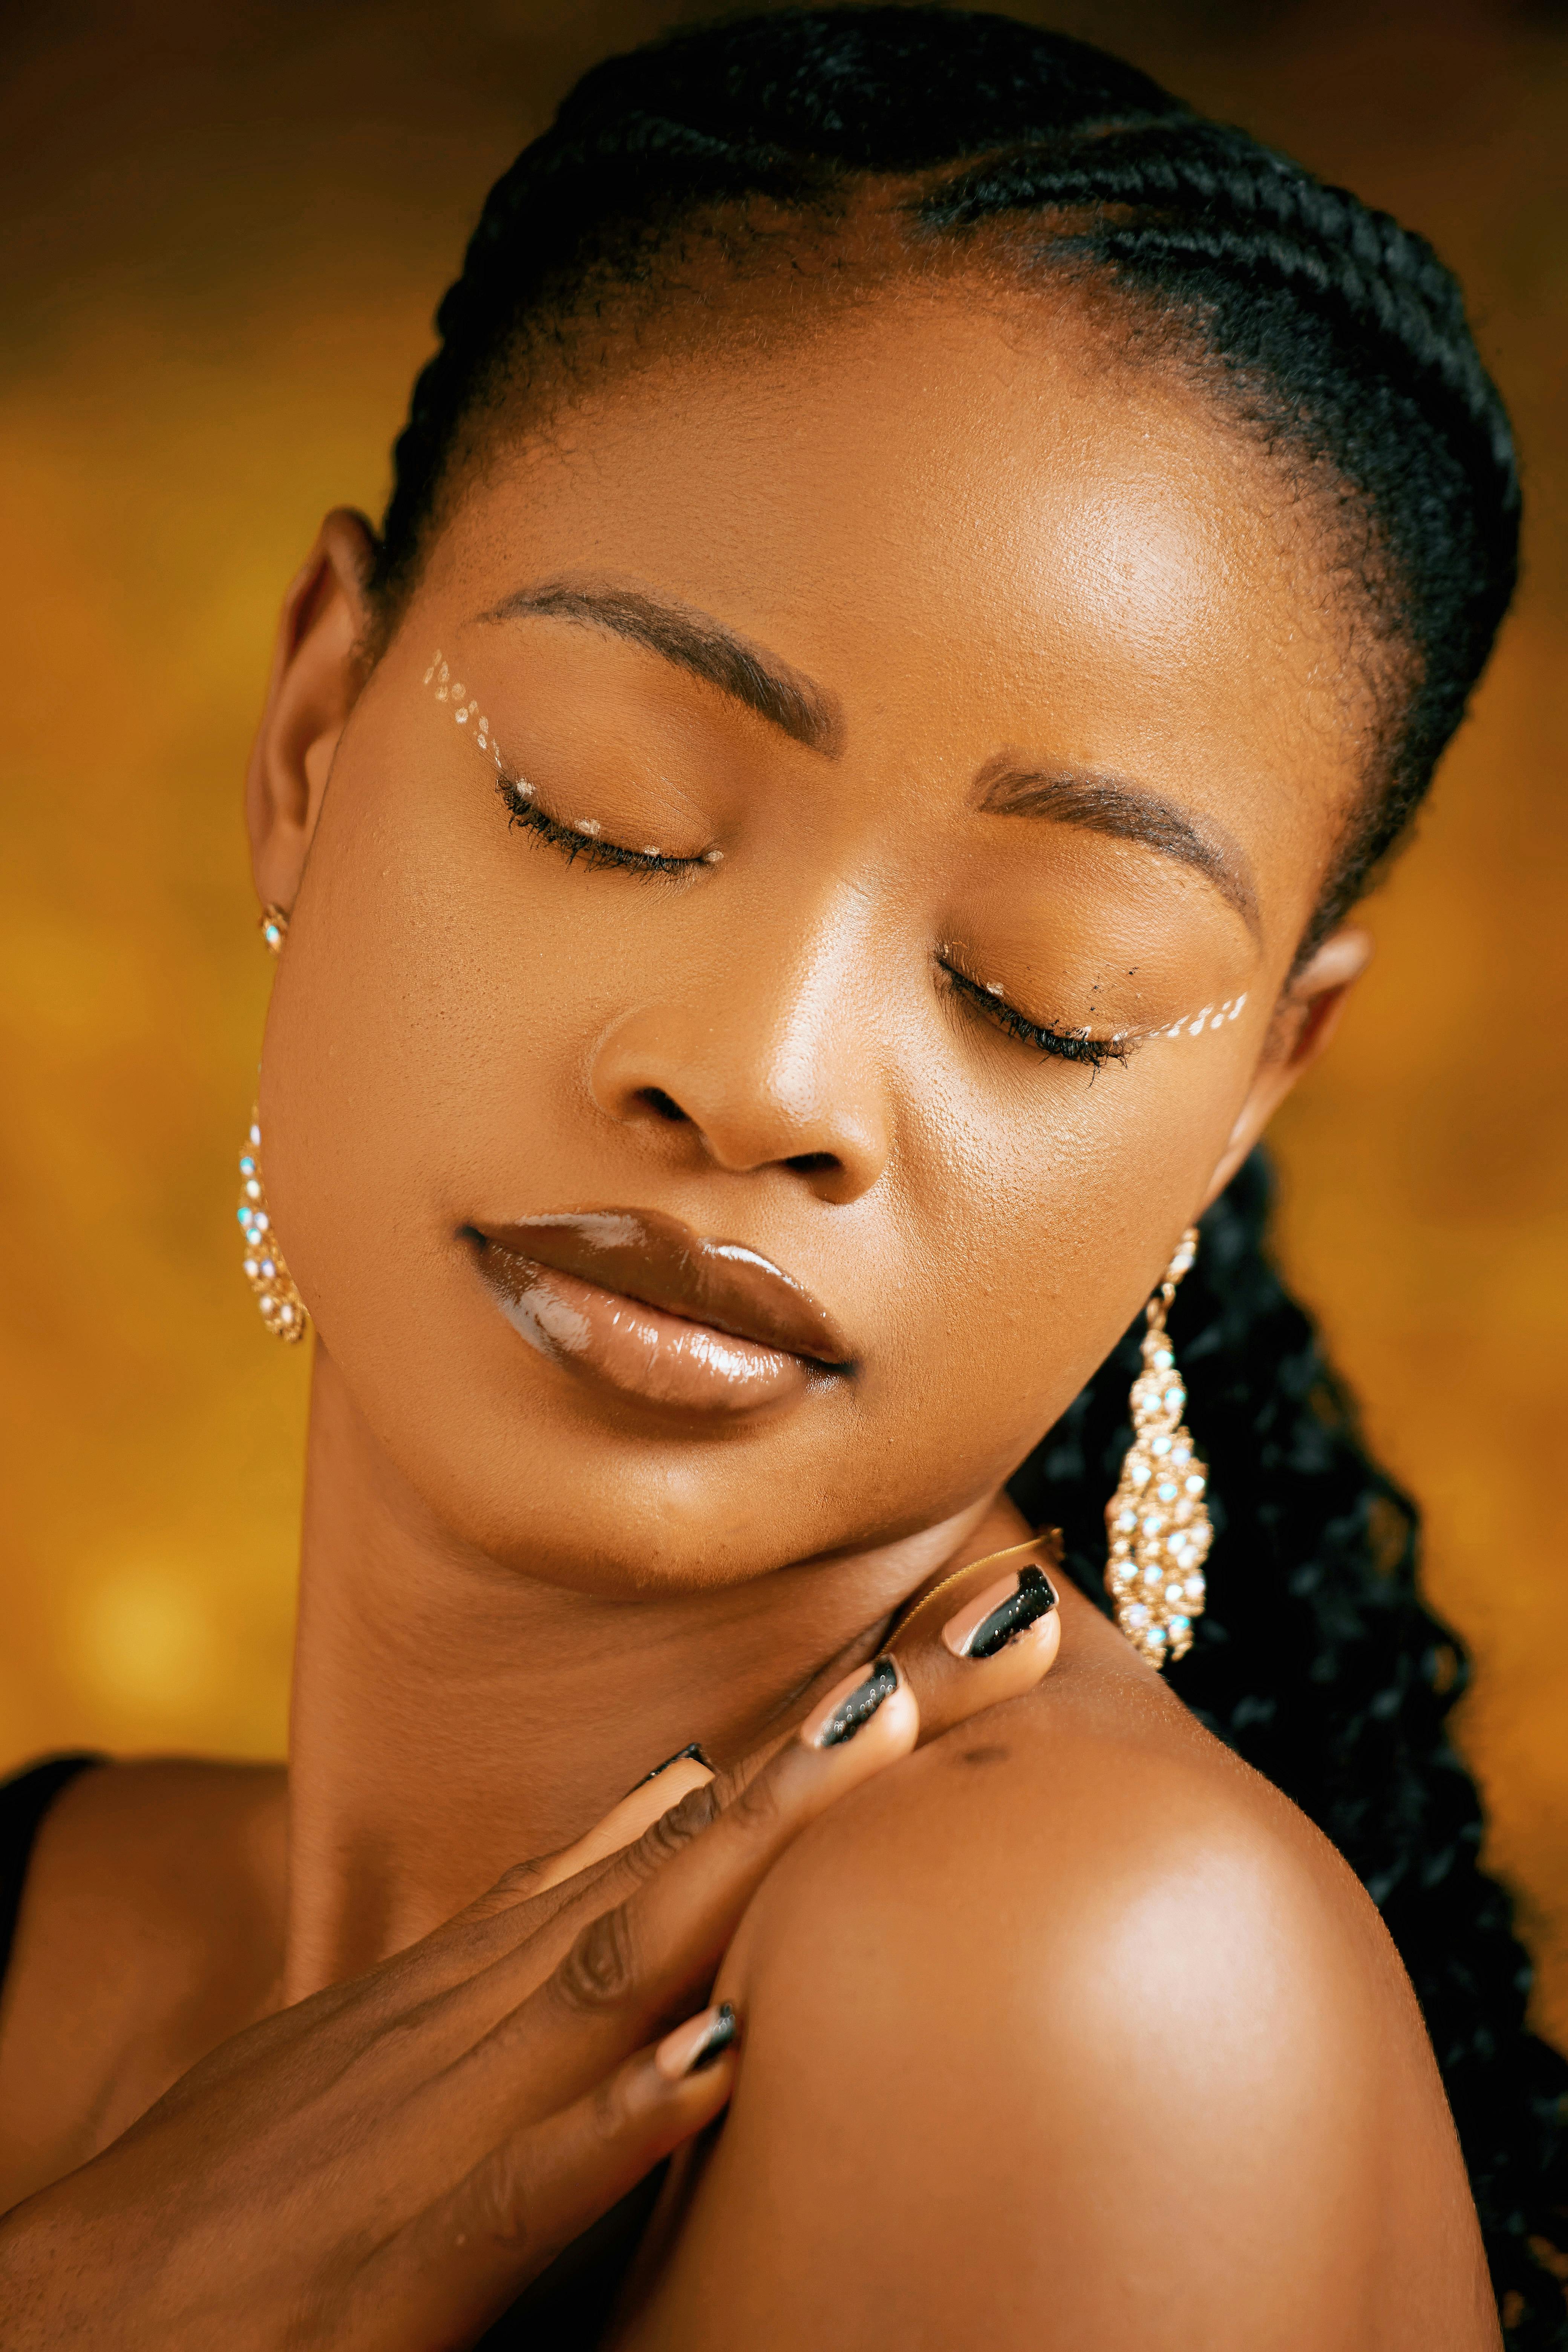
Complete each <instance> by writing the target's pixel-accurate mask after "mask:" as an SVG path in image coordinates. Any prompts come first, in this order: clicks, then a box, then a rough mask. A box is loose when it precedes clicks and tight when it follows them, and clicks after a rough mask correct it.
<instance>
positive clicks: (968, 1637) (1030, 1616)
mask: <svg viewBox="0 0 1568 2352" xmlns="http://www.w3.org/2000/svg"><path fill="white" fill-rule="evenodd" d="M1056 1605H1057V1589H1056V1586H1055V1585H1054V1584H1053V1583H1052V1582H1051V1580H1050V1578H1049V1577H1048V1576H1047V1574H1046V1572H1045V1570H1044V1569H1041V1568H1021V1569H1019V1570H1017V1571H1016V1574H1015V1575H1012V1576H1005V1577H1004V1578H1003V1579H1002V1580H1001V1582H1000V1583H999V1584H988V1585H987V1586H986V1588H985V1590H984V1592H981V1593H977V1594H976V1595H975V1597H974V1599H973V1601H965V1602H964V1604H963V1608H962V1609H961V1610H960V1611H959V1612H958V1613H957V1615H956V1616H954V1617H950V1618H949V1619H948V1621H947V1623H946V1624H945V1625H944V1626H943V1627H942V1640H943V1641H944V1642H945V1643H946V1644H947V1646H948V1648H949V1649H950V1650H951V1651H952V1654H953V1656H954V1657H955V1658H994V1656H995V1654H996V1653H997V1651H998V1650H1005V1648H1006V1646H1007V1644H1008V1643H1009V1642H1016V1640H1017V1638H1018V1636H1019V1634H1020V1633H1026V1632H1027V1631H1028V1629H1029V1627H1030V1626H1031V1625H1033V1624H1036V1623H1037V1622H1038V1621H1039V1619H1040V1618H1042V1617H1048V1616H1049V1614H1050V1612H1051V1611H1052V1610H1053V1609H1054V1608H1055V1607H1056Z"/></svg>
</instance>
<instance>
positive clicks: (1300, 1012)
mask: <svg viewBox="0 0 1568 2352" xmlns="http://www.w3.org/2000/svg"><path fill="white" fill-rule="evenodd" d="M1372 952H1373V939H1372V934H1371V932H1370V931H1363V930H1360V929H1353V928H1350V927H1347V928H1346V929H1343V930H1340V931H1336V932H1335V933H1334V935H1333V937H1332V938H1331V939H1328V940H1324V941H1323V944H1322V946H1321V948H1320V949H1319V950H1318V952H1317V954H1316V955H1315V956H1314V957H1313V958H1312V960H1311V961H1310V963H1308V964H1304V965H1303V966H1302V968H1301V970H1300V971H1299V972H1298V973H1297V975H1296V977H1295V979H1294V980H1293V981H1292V982H1290V984H1289V987H1288V988H1287V989H1286V991H1285V994H1284V996H1283V998H1282V999H1281V1001H1280V1004H1279V1010H1278V1012H1277V1013H1275V1015H1274V1021H1273V1025H1272V1027H1271V1028H1270V1030H1269V1034H1268V1043H1267V1045H1265V1047H1264V1049H1263V1058H1262V1060H1261V1061H1260V1062H1259V1063H1258V1068H1257V1071H1256V1072H1255V1074H1254V1076H1253V1080H1252V1085H1251V1087H1250V1089H1249V1090H1248V1093H1247V1100H1246V1101H1245V1102H1244V1103H1243V1104H1242V1106H1241V1108H1240V1110H1239V1112H1238V1113H1237V1120H1236V1125H1235V1126H1234V1127H1233V1128H1232V1129H1231V1131H1230V1139H1229V1141H1228V1142H1227V1143H1226V1147H1225V1150H1224V1151H1223V1153H1222V1154H1221V1155H1220V1160H1219V1163H1218V1165H1217V1167H1216V1168H1215V1171H1214V1174H1213V1176H1212V1177H1211V1178H1210V1180H1209V1187H1208V1191H1207V1192H1206V1193H1205V1196H1204V1204H1203V1205H1204V1207H1205V1209H1206V1208H1207V1207H1208V1205H1209V1202H1211V1201H1216V1200H1217V1199H1218V1198H1219V1196H1220V1194H1221V1193H1222V1192H1224V1190H1225V1188H1226V1185H1227V1184H1228V1183H1229V1181H1230V1180H1231V1178H1232V1177H1233V1176H1234V1175H1235V1173H1236V1171H1237V1169H1238V1168H1239V1167H1240V1165H1241V1163H1242V1161H1243V1160H1245V1159H1246V1157H1247V1153H1248V1152H1249V1151H1250V1150H1252V1147H1253V1145H1254V1144H1255V1143H1256V1142H1257V1141H1258V1137H1259V1136H1260V1135H1261V1134H1262V1132H1263V1130H1264V1129H1265V1128H1266V1127H1267V1126H1268V1122H1269V1120H1270V1119H1271V1118H1273V1116H1274V1114H1275V1112H1276V1111H1277V1110H1278V1109H1279V1106H1280V1104H1281V1103H1282V1102H1283V1101H1284V1099H1285V1097H1286V1096H1287V1095H1288V1094H1289V1091H1290V1089H1291V1087H1293V1086H1294V1085H1295V1084H1296V1081H1297V1079H1298V1078H1300V1076H1303V1074H1304V1073H1305V1072H1306V1071H1308V1070H1310V1068H1311V1066H1312V1064H1313V1063H1314V1062H1315V1061H1316V1060H1317V1058H1318V1056H1319V1055H1320V1054H1321V1052H1322V1051H1323V1049H1324V1047H1325V1046H1326V1045H1328V1043H1329V1040H1330V1039H1331V1037H1332V1035H1333V1034H1334V1031H1335V1030H1336V1029H1337V1028H1338V1027H1339V1024H1340V1014H1341V1013H1342V1012H1343V1011H1344V1005H1345V999H1346V997H1347V996H1348V995H1349V994H1350V992H1351V989H1352V986H1353V985H1354V983H1355V982H1357V981H1358V980H1359V979H1360V978H1361V975H1362V973H1363V971H1365V970H1366V968H1367V965H1368V964H1369V963H1370V962H1371V961H1372Z"/></svg>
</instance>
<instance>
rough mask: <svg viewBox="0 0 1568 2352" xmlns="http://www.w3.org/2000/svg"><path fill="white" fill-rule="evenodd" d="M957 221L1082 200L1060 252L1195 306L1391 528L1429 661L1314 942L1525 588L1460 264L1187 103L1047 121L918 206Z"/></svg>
mask: <svg viewBox="0 0 1568 2352" xmlns="http://www.w3.org/2000/svg"><path fill="white" fill-rule="evenodd" d="M915 210H916V216H917V218H918V219H919V220H920V221H921V224H922V225H924V226H927V227H928V228H930V229H931V230H933V231H937V232H942V231H946V232H949V233H952V232H957V233H961V234H962V233H966V232H967V233H973V232H974V231H975V230H977V229H979V228H981V227H983V226H987V225H989V224H991V223H993V222H998V221H1002V220H1006V219H1016V218H1018V217H1019V216H1020V215H1058V216H1066V218H1067V220H1068V224H1069V225H1068V226H1066V227H1065V228H1063V229H1062V230H1061V231H1060V232H1059V233H1058V234H1057V235H1055V236H1051V237H1050V238H1049V240H1048V242H1047V245H1046V247H1045V248H1044V251H1043V255H1042V258H1043V259H1044V260H1045V262H1046V264H1047V267H1051V266H1054V267H1062V266H1064V265H1068V264H1072V265H1076V266H1079V267H1087V268H1089V270H1090V271H1091V272H1098V273H1100V274H1102V275H1104V276H1106V277H1108V278H1110V279H1111V280H1112V281H1113V282H1114V283H1116V284H1117V285H1118V286H1120V287H1121V289H1125V290H1127V291H1130V292H1133V293H1135V294H1136V295H1138V296H1139V297H1140V298H1142V299H1143V300H1144V301H1146V302H1150V303H1152V304H1154V305H1156V306H1157V307H1158V308H1159V309H1161V310H1163V311H1165V312H1166V313H1167V314H1175V315H1176V316H1178V317H1179V318H1181V319H1184V320H1186V321H1187V322H1188V323H1189V325H1190V327H1191V328H1192V329H1193V330H1194V332H1195V334H1196V337H1197V340H1198V341H1199V342H1200V343H1201V344H1202V346H1203V347H1204V349H1205V353H1206V355H1207V356H1208V357H1209V358H1210V360H1211V361H1212V362H1214V365H1215V373H1216V375H1217V376H1218V379H1219V381H1220V383H1222V385H1226V384H1228V385H1229V386H1230V387H1232V388H1234V387H1236V386H1237V385H1240V386H1243V387H1245V389H1246V392H1247V395H1248V397H1249V401H1250V404H1251V408H1252V415H1253V421H1254V422H1255V423H1258V424H1261V425H1263V426H1264V427H1265V428H1266V430H1267V431H1268V434H1269V435H1270V436H1271V437H1273V438H1275V439H1277V440H1278V441H1279V442H1280V443H1282V444H1284V445H1286V446H1289V444H1291V443H1295V444H1296V445H1297V446H1300V448H1302V449H1303V450H1305V451H1306V452H1308V453H1309V454H1310V455H1311V456H1316V457H1322V458H1326V459H1327V461H1328V464H1329V467H1330V468H1331V474H1332V476H1333V478H1336V479H1337V481H1338V482H1339V483H1340V484H1342V485H1343V486H1345V487H1346V488H1349V489H1350V490H1351V491H1352V492H1353V493H1354V494H1355V498H1356V501H1357V505H1358V507H1359V509H1360V510H1361V511H1362V513H1363V515H1364V516H1365V518H1366V520H1367V522H1368V524H1369V525H1370V526H1371V528H1372V529H1373V530H1374V532H1375V533H1376V535H1377V538H1378V539H1379V540H1380V541H1382V543H1383V547H1384V552H1385V562H1384V565H1382V566H1380V567H1378V568H1379V569H1380V570H1383V571H1384V572H1386V573H1387V574H1388V575H1390V576H1388V577H1387V578H1386V580H1385V583H1384V594H1383V596H1382V598H1381V599H1380V602H1381V604H1382V606H1383V608H1384V609H1383V613H1382V615H1381V619H1382V625H1383V627H1384V629H1385V630H1388V631H1390V632H1391V633H1392V634H1393V635H1394V636H1395V638H1396V640H1397V641H1398V642H1400V643H1401V645H1402V646H1403V649H1404V651H1405V654H1406V656H1407V657H1408V660H1409V663H1410V667H1411V668H1412V669H1413V673H1414V675H1413V677H1411V679H1410V681H1409V683H1408V685H1407V687H1406V689H1405V693H1404V695H1403V696H1402V698H1401V701H1402V708H1401V709H1400V712H1399V724H1398V729H1397V735H1396V740H1394V743H1393V744H1392V745H1391V747H1390V749H1389V753H1388V757H1387V762H1386V768H1385V772H1384V773H1383V774H1382V775H1381V776H1379V777H1378V778H1376V779H1375V780H1373V781H1374V783H1375V786H1376V787H1377V788H1376V789H1375V790H1374V791H1373V793H1372V794H1371V795H1370V796H1369V800H1368V803H1367V804H1366V806H1365V807H1364V809H1363V811H1362V812H1361V816H1360V823H1359V824H1358V825H1357V826H1356V827H1355V829H1354V830H1353V831H1352V833H1351V835H1350V836H1349V837H1348V839H1347V840H1346V842H1345V843H1344V845H1342V853H1341V856H1340V858H1339V861H1338V863H1337V865H1336V866H1335V869H1334V871H1333V873H1332V874H1331V876H1330V877H1329V880H1328V884H1327V887H1325V889H1324V892H1323V894H1322V898H1321V902H1320V906H1319V908H1318V912H1317V919H1316V920H1315V922H1314V924H1313V926H1312V929H1310V931H1309V933H1308V935H1307V938H1306V940H1304V941H1303V942H1302V954H1303V957H1304V956H1306V955H1307V954H1310V952H1311V950H1313V949H1314V948H1315V947H1316V946H1317V945H1318V944H1319V942H1320V941H1321V939H1322V938H1323V937H1324V936H1326V934H1327V932H1328V931H1329V930H1330V929H1331V928H1332V927H1333V925H1334V924H1335V923H1336V922H1337V921H1338V920H1339V919H1341V918H1342V915H1343V914H1344V913H1345V911H1346V910H1347V908H1349V907H1350V906H1351V905H1352V904H1353V903H1354V901H1355V899H1356V898H1359V897H1360V896H1361V895H1362V893H1363V891H1364V890H1365V889H1366V887H1368V885H1369V883H1370V881H1371V880H1372V878H1373V876H1374V874H1375V873H1376V871H1377V869H1378V867H1379V866H1381V865H1382V863H1383V862H1384V859H1385V858H1386V857H1387V856H1388V855H1389V854H1390V852H1391V851H1392V850H1393V849H1394V846H1395V845H1397V843H1398V842H1399V840H1400V839H1401V837H1402V836H1403V835H1404V834H1405V830H1406V828H1407V826H1408V824H1409V821H1410V819H1411V817H1412V815H1413V814H1414V813H1415V808H1416V806H1417V805H1418V803H1419V802H1420V800H1421V798H1422V796H1423V794H1424V793H1425V792H1426V787H1427V785H1428V783H1429V782H1430V781H1431V776H1432V772H1433V769H1434V768H1435V766H1436V761H1437V759H1438V757H1439V755H1440V753H1441V752H1442V751H1443V749H1444V747H1445V745H1446V744H1447V741H1448V740H1449V738H1450V737H1451V735H1452V734H1453V732H1454V730H1455V729H1456V728H1457V727H1458V723H1459V721H1460V719H1462V717H1463V716H1464V710H1465V706H1466V703H1467V701H1468V697H1469V693H1470V690H1471V688H1472V687H1473V685H1474V682H1475V680H1476V678H1477V677H1478V676H1479V673H1480V670H1481V669H1482V667H1484V665H1485V662H1486V659H1487V656H1488V655H1489V651H1490V649H1491V644H1492V640H1493V638H1494V637H1495V635H1496V634H1497V629H1498V625H1499V624H1500V621H1501V619H1502V616H1503V614H1504V613H1505V612H1506V611H1507V609H1508V604H1509V602H1510V597H1511V596H1512V593H1513V588H1514V583H1515V578H1516V572H1517V561H1518V541H1519V515H1520V492H1519V477H1518V472H1517V467H1516V465H1515V460H1514V452H1513V440H1512V435H1511V433H1510V427H1509V422H1508V416H1507V413H1506V411H1505V409H1504V407H1503V404H1502V401H1501V399H1500V395H1499V394H1498V391H1497V387H1496V386H1495V384H1494V383H1492V381H1491V379H1490V377H1489V375H1488V373H1487V372H1486V369H1485V367H1484V366H1483V364H1482V362H1481V358H1480V354H1479V352H1478V350H1477V349H1476V345H1475V341H1474V338H1473V337H1472V335H1471V334H1470V331H1469V328H1468V323H1467V321H1466V318H1465V308H1464V298H1463V295H1462V293H1461V290H1460V289H1459V286H1458V281H1457V279H1456V278H1454V276H1453V275H1452V273H1451V272H1450V271H1449V270H1447V268H1444V266H1443V264H1442V262H1441V261H1439V260H1438V258H1437V257H1436V254H1435V253H1434V252H1433V250H1432V248H1431V247H1430V246H1429V245H1428V244H1427V243H1426V239H1425V238H1424V237H1421V236H1416V235H1415V232H1414V231H1413V230H1410V229H1406V228H1404V227H1402V226H1401V225H1400V224H1399V222H1397V221H1396V220H1394V219H1393V218H1392V217H1391V216H1390V215H1388V214H1387V213H1379V212H1373V210H1371V209H1370V207H1368V206H1367V205H1363V204H1362V203H1361V201H1360V199H1359V198H1358V197H1356V196H1353V195H1352V194H1350V193H1349V191H1348V190H1346V189H1343V188H1334V187H1328V186H1325V185H1324V184H1323V183H1322V182H1321V181H1319V180H1316V179H1314V178H1313V177H1312V176H1311V174H1310V173H1308V172H1305V171H1303V170H1302V169H1301V167H1300V165H1299V164H1297V163H1292V162H1291V161H1290V160H1289V157H1287V156H1283V155H1279V154H1277V153H1275V152H1273V151H1272V150H1271V149H1269V148H1267V147H1264V146H1261V145H1259V143H1258V142H1257V141H1256V140H1254V139H1251V138H1249V137H1248V136H1247V133H1246V132H1245V131H1234V130H1230V129H1227V128H1226V127H1225V126H1224V125H1222V124H1219V123H1211V122H1205V121H1201V120H1198V119H1195V118H1193V117H1186V116H1178V117H1176V118H1169V117H1167V118H1165V119H1163V120H1161V121H1146V122H1142V123H1139V122H1123V123H1114V124H1107V125H1101V126H1094V127H1092V128H1091V129H1090V130H1089V132H1088V133H1087V135H1086V134H1084V133H1079V135H1078V136H1076V137H1072V138H1068V139H1066V140H1060V139H1058V140H1055V141H1050V142H1033V143H1030V144H1028V145H1026V146H1023V147H1020V148H1017V149H1015V150H1014V151H1012V152H1009V153H1008V154H1006V155H1003V156H996V157H991V158H987V159H985V160H984V162H982V163H978V164H976V165H974V166H972V167H971V168H969V169H968V170H965V171H962V172H960V173H957V174H955V175H953V176H952V177H950V178H948V179H947V180H946V181H945V182H944V183H943V184H942V185H940V186H939V187H937V188H935V189H934V190H933V191H932V192H931V194H928V195H927V196H926V197H925V198H924V199H923V201H921V203H920V204H919V205H917V206H916V208H915Z"/></svg>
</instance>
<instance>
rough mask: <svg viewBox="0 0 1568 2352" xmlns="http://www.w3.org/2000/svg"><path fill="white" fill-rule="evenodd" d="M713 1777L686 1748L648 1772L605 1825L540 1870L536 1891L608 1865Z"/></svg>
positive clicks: (698, 1755) (699, 1755)
mask: <svg viewBox="0 0 1568 2352" xmlns="http://www.w3.org/2000/svg"><path fill="white" fill-rule="evenodd" d="M712 1778H713V1767H712V1766H711V1764H710V1763H709V1762H708V1761H707V1759H706V1758H704V1757H703V1755H702V1753H701V1751H700V1749H699V1748H683V1749H682V1751H681V1753H680V1754H679V1756H672V1757H671V1758H670V1759H669V1761H668V1764H661V1765H660V1766H659V1767H658V1770H657V1771H654V1772H650V1773H649V1774H648V1776H647V1780H639V1781H638V1783H637V1787H636V1788H635V1789H633V1790H630V1791H629V1792H628V1793H627V1795H626V1796H624V1797H623V1798H622V1799H621V1801H620V1802H619V1804H618V1805H612V1807H611V1808H610V1811H608V1812H607V1813H606V1814H605V1817H604V1819H603V1821H600V1822H595V1824H594V1827H593V1828H592V1829H591V1830H589V1831H588V1832H586V1833H585V1835H584V1836H583V1837H580V1838H578V1839H577V1840H576V1842H575V1843H574V1844H572V1845H567V1846H563V1847H562V1848H561V1850H560V1852H559V1853H552V1854H551V1855H550V1856H548V1858H547V1859H546V1861H545V1862H544V1863H543V1864H542V1865H541V1867H540V1876H539V1884H538V1886H537V1887H536V1889H535V1892H536V1893H539V1894H545V1893H548V1892H549V1890H550V1889H551V1888H552V1887H555V1886H559V1885H563V1884H564V1882H565V1881H566V1880H567V1879H569V1878H577V1877H580V1876H581V1875H582V1874H583V1873H584V1871H585V1870H588V1869H590V1868H591V1867H592V1866H593V1865H594V1864H595V1863H600V1862H608V1861H609V1860H610V1859H611V1857H612V1856H613V1855H615V1854H617V1853H623V1852H624V1851H625V1849H626V1847H627V1846H629V1845H635V1844H636V1843H637V1839H638V1838H640V1837H641V1836H643V1835H644V1833H645V1832H647V1830H649V1829H651V1828H652V1826H653V1824H654V1823H655V1822H657V1821H659V1820H660V1819H662V1817H663V1816H664V1815H665V1814H666V1813H668V1812H669V1811H671V1810H672V1808H673V1807H675V1806H677V1805H679V1802H680V1800H681V1799H682V1797H687V1796H689V1795H690V1793H691V1791H692V1790H694V1789H701V1788H705V1787H706V1786H707V1784H708V1782H709V1781H710V1780H712Z"/></svg>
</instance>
